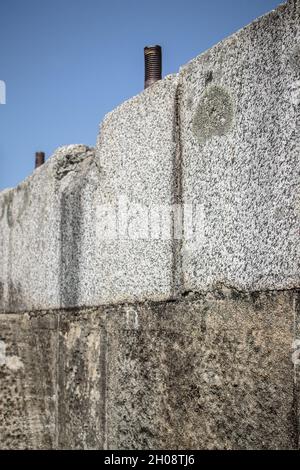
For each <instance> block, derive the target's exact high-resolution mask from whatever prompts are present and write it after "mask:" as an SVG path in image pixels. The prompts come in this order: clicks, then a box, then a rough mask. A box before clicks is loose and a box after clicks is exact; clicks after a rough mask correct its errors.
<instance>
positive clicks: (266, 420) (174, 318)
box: [107, 289, 299, 450]
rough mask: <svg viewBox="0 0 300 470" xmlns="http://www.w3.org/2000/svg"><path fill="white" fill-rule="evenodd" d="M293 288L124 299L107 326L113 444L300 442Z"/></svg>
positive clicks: (259, 445) (278, 445) (257, 445)
mask: <svg viewBox="0 0 300 470" xmlns="http://www.w3.org/2000/svg"><path fill="white" fill-rule="evenodd" d="M294 313H295V312H294V294H293V293H292V292H286V293H276V292H273V293H256V294H243V293H240V292H238V291H235V290H226V289H222V290H219V291H215V292H213V293H210V294H207V295H203V296H200V297H198V298H197V297H195V298H190V299H187V300H185V301H181V302H168V303H162V304H157V305H148V306H147V305H140V306H134V307H133V306H128V307H119V309H118V310H116V311H115V312H114V314H113V315H110V316H108V318H109V319H110V322H109V325H108V344H109V353H108V371H107V377H108V384H107V429H108V435H107V447H108V448H109V449H225V450H227V449H234V450H236V449H243V450H245V449H247V450H251V449H259V450H261V449H295V448H297V445H298V443H297V439H298V434H297V422H296V419H297V418H296V417H297V401H298V400H299V397H298V396H297V395H296V394H295V389H294V366H293V363H292V354H291V353H292V347H291V345H292V342H293V337H294V331H293V329H294Z"/></svg>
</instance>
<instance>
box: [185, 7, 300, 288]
mask: <svg viewBox="0 0 300 470" xmlns="http://www.w3.org/2000/svg"><path fill="white" fill-rule="evenodd" d="M299 50H300V2H299V1H298V0H297V1H296V0H294V1H290V2H288V3H287V4H286V5H283V6H281V7H279V8H278V9H277V10H275V11H274V12H271V13H270V14H268V15H266V16H264V17H262V18H260V19H258V20H257V21H255V22H254V23H252V24H251V25H249V26H247V27H246V28H244V29H243V30H241V31H239V32H238V33H236V34H234V35H233V36H231V37H229V38H228V39H226V40H224V41H223V42H221V43H220V44H218V45H217V46H215V47H214V48H212V49H211V50H209V51H208V52H206V53H204V54H202V55H200V56H199V57H197V58H196V59H195V60H193V61H192V62H190V63H189V64H187V65H186V66H185V67H183V69H182V70H181V73H180V85H179V86H180V100H179V103H180V124H181V125H180V134H181V142H182V166H183V176H182V178H183V194H182V199H183V202H184V203H192V204H194V205H197V204H198V205H199V206H201V207H202V210H203V214H202V219H201V221H202V226H201V227H200V229H199V233H198V237H199V239H198V240H196V241H195V240H194V239H193V238H192V239H191V240H190V241H189V240H187V241H186V243H185V244H184V246H183V252H182V253H183V275H184V286H185V289H186V290H203V289H211V288H213V286H215V285H217V284H218V283H219V282H224V283H226V284H228V285H231V286H235V287H237V288H239V289H246V290H260V289H261V290H264V289H286V288H293V287H298V286H299V279H300V270H299V266H300V250H299V230H300V223H299V216H300V205H299V202H300V195H299V151H300V146H299V142H300V126H299V123H300V107H299V104H300V63H299Z"/></svg>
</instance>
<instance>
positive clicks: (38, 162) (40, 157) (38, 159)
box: [35, 152, 45, 168]
mask: <svg viewBox="0 0 300 470" xmlns="http://www.w3.org/2000/svg"><path fill="white" fill-rule="evenodd" d="M44 163H45V153H44V152H36V153H35V168H39V167H40V166H42V165H44Z"/></svg>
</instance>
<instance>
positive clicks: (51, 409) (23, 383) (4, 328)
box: [0, 314, 57, 449]
mask: <svg viewBox="0 0 300 470" xmlns="http://www.w3.org/2000/svg"><path fill="white" fill-rule="evenodd" d="M56 322H57V318H56V317H55V316H53V315H45V316H38V315H37V316H35V317H33V318H30V316H29V315H28V314H20V315H14V314H10V315H4V314H2V315H0V447H1V449H29V448H37V449H38V448H40V449H43V448H52V447H55V435H56V421H57V416H56V387H57V382H56V369H57V357H56V351H57V349H56V342H57V323H56Z"/></svg>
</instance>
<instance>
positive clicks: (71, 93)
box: [0, 0, 283, 190]
mask: <svg viewBox="0 0 300 470" xmlns="http://www.w3.org/2000/svg"><path fill="white" fill-rule="evenodd" d="M280 3H283V2H282V1H280V0H210V1H207V0H180V1H179V0H147V1H145V0H107V1H103V0H1V4H0V80H4V81H5V83H6V92H7V94H6V104H5V105H0V190H1V189H4V188H6V187H13V186H15V185H17V184H18V183H19V182H21V181H22V180H23V179H24V178H25V177H26V176H27V175H29V174H30V173H31V172H32V170H33V165H34V153H35V151H37V150H43V151H45V152H46V155H47V157H49V156H50V155H51V154H52V153H53V151H54V150H55V149H56V148H57V147H59V146H61V145H67V144H72V143H84V144H87V145H95V142H96V136H97V132H98V125H99V123H100V121H101V120H102V119H103V117H104V115H105V114H106V113H107V112H109V111H111V110H112V109H113V108H115V107H116V106H117V105H118V104H120V103H121V102H122V101H124V100H126V99H128V98H130V97H131V96H133V95H136V94H137V93H139V92H140V91H141V90H142V89H143V85H144V83H143V81H144V58H143V48H144V46H145V45H149V44H161V45H162V47H163V75H167V74H169V73H174V72H176V71H178V69H179V67H180V66H181V65H183V64H185V63H186V62H188V61H189V60H191V59H192V58H194V57H196V56H197V55H198V54H200V53H201V52H203V51H205V50H206V49H208V48H209V47H211V46H213V45H214V44H216V43H217V42H219V41H220V40H221V39H223V38H224V37H226V36H228V35H230V34H231V33H233V32H235V31H236V30H238V29H240V28H241V27H243V26H245V25H246V24H248V23H250V22H251V21H252V20H253V19H255V18H257V17H258V16H260V15H262V14H264V13H266V12H268V11H269V10H272V9H273V8H275V7H276V6H278V5H279V4H280Z"/></svg>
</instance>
